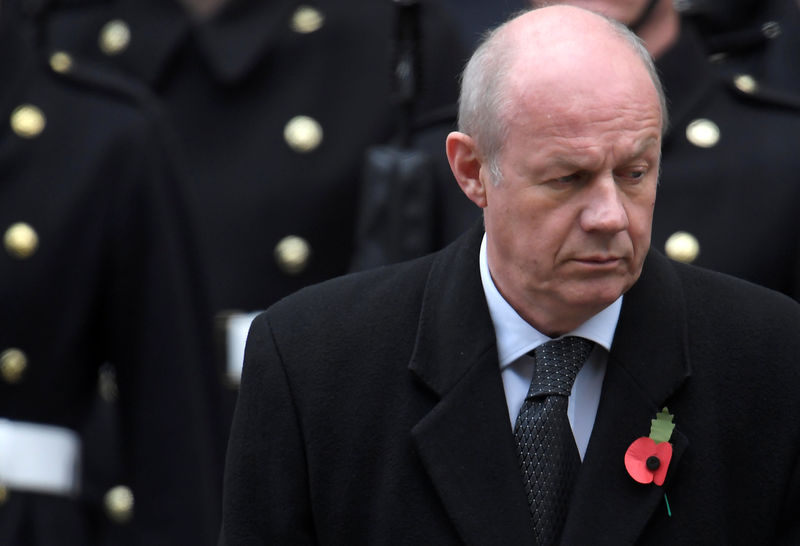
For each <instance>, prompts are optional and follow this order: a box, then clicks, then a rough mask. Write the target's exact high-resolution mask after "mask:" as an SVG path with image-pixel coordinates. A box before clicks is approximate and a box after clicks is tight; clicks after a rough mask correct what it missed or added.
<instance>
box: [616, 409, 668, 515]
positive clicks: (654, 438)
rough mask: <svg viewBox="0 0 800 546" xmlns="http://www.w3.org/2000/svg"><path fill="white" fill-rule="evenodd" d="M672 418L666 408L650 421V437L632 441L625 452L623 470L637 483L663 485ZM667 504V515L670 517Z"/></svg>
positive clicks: (666, 468)
mask: <svg viewBox="0 0 800 546" xmlns="http://www.w3.org/2000/svg"><path fill="white" fill-rule="evenodd" d="M673 418H674V416H673V415H672V414H670V412H669V410H668V409H667V408H664V409H663V410H661V412H660V413H658V414H656V418H655V419H651V420H650V423H651V424H650V436H642V437H641V438H637V439H636V440H634V441H633V443H632V444H631V445H630V446H629V447H628V451H626V452H625V468H626V469H627V470H628V474H630V476H631V478H633V479H634V480H636V481H637V482H639V483H654V484H656V485H659V486H660V485H663V484H664V479H665V478H666V477H667V470H668V469H669V463H670V461H671V460H672V444H671V443H669V440H670V438H671V437H672V431H673V429H674V428H675V424H674V423H673V422H672V419H673ZM664 500H665V502H667V513H668V514H669V515H672V511H671V510H670V508H669V502H668V501H667V500H666V495H665V496H664Z"/></svg>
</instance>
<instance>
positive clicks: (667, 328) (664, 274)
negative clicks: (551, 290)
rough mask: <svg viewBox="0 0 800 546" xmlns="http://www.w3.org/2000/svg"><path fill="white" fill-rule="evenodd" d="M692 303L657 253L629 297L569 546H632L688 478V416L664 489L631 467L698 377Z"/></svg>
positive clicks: (568, 531)
mask: <svg viewBox="0 0 800 546" xmlns="http://www.w3.org/2000/svg"><path fill="white" fill-rule="evenodd" d="M684 305H685V304H684V299H683V297H682V292H681V288H680V285H679V283H678V281H677V278H676V277H675V276H674V271H673V270H672V268H671V266H670V265H669V263H668V262H667V260H666V258H664V257H663V256H661V255H660V254H658V253H656V252H652V251H651V253H650V255H649V256H648V258H647V263H646V264H645V268H644V271H643V273H642V277H641V278H640V280H639V281H638V282H637V284H636V285H635V286H634V287H633V288H632V289H631V290H630V291H629V292H628V294H626V295H625V298H624V300H623V306H622V313H621V315H620V321H619V324H618V326H617V330H616V334H615V337H614V342H613V345H612V348H611V353H610V355H609V361H608V369H607V371H606V378H605V381H604V384H603V395H602V398H601V402H600V406H599V408H598V412H597V418H596V420H595V426H594V429H593V431H592V437H591V440H590V442H589V446H588V449H587V452H586V457H585V458H584V462H583V465H582V468H581V474H580V477H579V479H578V484H577V486H576V489H575V492H574V494H573V501H572V503H571V507H570V513H569V516H568V519H567V524H566V527H565V530H564V535H563V537H562V542H563V543H564V544H590V543H593V542H595V541H596V540H597V538H598V537H602V539H603V543H607V544H632V543H634V542H635V541H636V540H637V538H638V537H639V536H640V535H641V533H642V531H643V530H644V528H645V526H646V525H647V523H648V521H649V520H650V519H651V518H652V517H654V514H656V513H657V511H658V510H663V515H664V516H666V514H667V507H666V503H665V500H664V495H665V493H666V494H667V495H668V493H669V488H670V483H671V481H672V480H673V478H674V477H675V475H676V474H677V473H679V472H680V460H681V456H682V454H683V453H684V451H685V450H686V449H687V447H688V441H687V439H686V437H685V436H684V435H683V434H682V433H681V431H680V427H681V424H680V415H676V417H675V423H676V428H675V430H674V431H673V434H672V438H671V443H672V444H673V456H672V460H671V462H670V465H669V471H668V473H667V478H666V482H665V483H664V485H663V487H658V486H656V485H654V484H647V485H643V484H639V483H637V482H635V481H634V480H633V478H631V477H630V476H629V475H628V473H627V471H626V469H625V464H624V455H625V451H626V450H627V449H628V446H629V445H630V444H631V442H633V441H634V440H635V439H636V438H638V437H640V436H648V435H649V434H650V420H651V419H653V418H655V415H656V413H657V412H658V411H660V410H661V409H662V408H663V407H664V406H669V398H670V397H671V396H672V395H673V394H674V393H675V391H676V390H677V389H678V388H679V387H680V386H681V385H682V384H683V382H684V380H685V379H686V378H687V377H688V376H689V374H690V363H689V356H688V349H687V332H686V317H685V308H684Z"/></svg>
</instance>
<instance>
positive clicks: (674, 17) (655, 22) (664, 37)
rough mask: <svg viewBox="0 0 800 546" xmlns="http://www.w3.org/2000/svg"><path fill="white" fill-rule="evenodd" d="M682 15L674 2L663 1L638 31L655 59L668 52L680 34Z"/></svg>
mask: <svg viewBox="0 0 800 546" xmlns="http://www.w3.org/2000/svg"><path fill="white" fill-rule="evenodd" d="M680 25H681V20H680V15H679V14H678V12H677V11H676V10H675V7H674V6H673V4H672V0H661V1H660V2H659V3H658V5H656V7H655V8H653V12H652V13H651V14H650V16H649V17H648V18H647V20H646V21H644V23H643V24H642V26H641V27H639V28H638V29H637V30H636V33H637V34H638V35H639V37H640V38H641V39H642V41H643V42H644V45H645V47H647V51H649V52H650V55H652V56H653V58H654V59H657V58H658V57H659V56H661V54H663V53H664V52H665V51H667V50H668V49H669V48H670V47H672V44H674V43H675V41H676V40H677V39H678V35H679V34H680Z"/></svg>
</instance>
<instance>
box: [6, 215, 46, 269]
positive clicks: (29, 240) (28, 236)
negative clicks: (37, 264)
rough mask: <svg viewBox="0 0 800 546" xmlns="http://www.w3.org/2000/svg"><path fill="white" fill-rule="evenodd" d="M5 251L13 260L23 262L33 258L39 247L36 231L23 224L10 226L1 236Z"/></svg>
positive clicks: (18, 223)
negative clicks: (17, 259)
mask: <svg viewBox="0 0 800 546" xmlns="http://www.w3.org/2000/svg"><path fill="white" fill-rule="evenodd" d="M3 244H4V245H5V247H6V250H7V251H8V253H9V254H11V255H12V256H13V257H15V258H19V259H20V260H24V259H26V258H30V257H31V256H33V254H34V252H36V249H37V248H38V247H39V236H38V235H37V234H36V231H35V230H34V229H33V228H32V227H31V226H29V225H28V224H26V223H25V222H17V223H16V224H12V225H11V227H9V228H8V229H7V230H6V233H5V235H4V236H3Z"/></svg>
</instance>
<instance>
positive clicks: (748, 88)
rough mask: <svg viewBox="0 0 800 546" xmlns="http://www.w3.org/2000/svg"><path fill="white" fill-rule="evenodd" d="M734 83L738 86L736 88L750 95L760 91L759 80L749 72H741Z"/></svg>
mask: <svg viewBox="0 0 800 546" xmlns="http://www.w3.org/2000/svg"><path fill="white" fill-rule="evenodd" d="M733 85H735V86H736V89H738V90H739V91H741V92H742V93H747V94H748V95H752V94H753V93H755V92H756V91H758V82H756V79H755V78H754V77H753V76H751V75H749V74H739V75H738V76H736V77H735V78H734V79H733Z"/></svg>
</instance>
